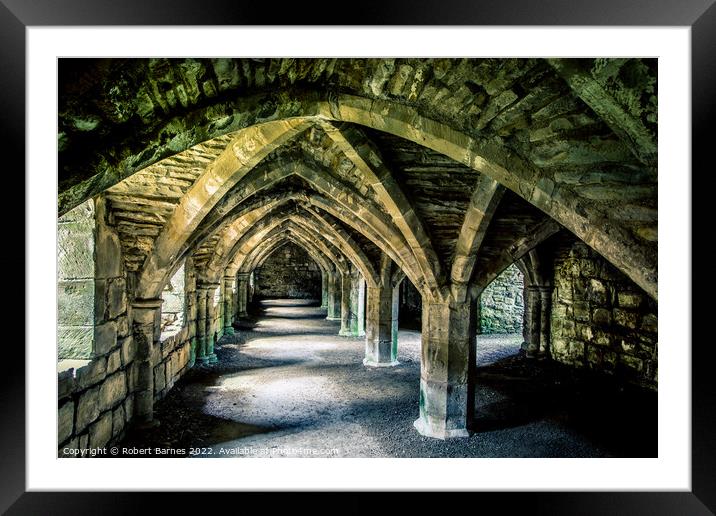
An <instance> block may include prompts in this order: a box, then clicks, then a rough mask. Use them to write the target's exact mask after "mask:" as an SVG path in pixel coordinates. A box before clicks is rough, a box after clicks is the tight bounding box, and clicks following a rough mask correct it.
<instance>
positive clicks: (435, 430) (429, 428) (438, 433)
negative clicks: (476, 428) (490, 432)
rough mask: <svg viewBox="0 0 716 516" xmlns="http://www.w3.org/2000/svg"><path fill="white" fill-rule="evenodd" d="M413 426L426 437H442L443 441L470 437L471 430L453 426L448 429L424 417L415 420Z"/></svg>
mask: <svg viewBox="0 0 716 516" xmlns="http://www.w3.org/2000/svg"><path fill="white" fill-rule="evenodd" d="M413 426H414V427H415V429H416V430H417V431H418V433H419V434H420V435H424V436H425V437H432V438H433V439H440V440H442V441H444V440H446V439H458V438H465V437H470V432H469V431H468V430H467V429H466V428H453V429H451V430H447V429H446V428H445V427H444V425H432V424H430V423H428V422H427V421H424V420H423V419H422V418H418V419H416V420H415V422H413Z"/></svg>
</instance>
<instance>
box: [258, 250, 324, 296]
mask: <svg viewBox="0 0 716 516" xmlns="http://www.w3.org/2000/svg"><path fill="white" fill-rule="evenodd" d="M255 275H256V276H255V277H256V291H255V293H256V295H258V296H259V297H261V298H292V299H321V271H320V269H319V268H318V265H317V264H316V262H314V261H313V259H312V258H311V257H310V256H309V255H308V253H307V252H306V251H305V250H304V249H302V248H300V247H299V246H297V245H295V244H293V243H289V244H286V245H285V246H282V247H281V248H280V249H278V250H277V251H275V252H274V253H273V254H272V255H271V256H269V258H268V259H267V260H266V261H265V262H264V263H263V264H262V265H261V267H259V268H257V269H256V272H255Z"/></svg>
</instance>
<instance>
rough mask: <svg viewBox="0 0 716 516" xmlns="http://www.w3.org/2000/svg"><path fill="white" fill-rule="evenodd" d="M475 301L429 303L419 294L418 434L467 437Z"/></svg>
mask: <svg viewBox="0 0 716 516" xmlns="http://www.w3.org/2000/svg"><path fill="white" fill-rule="evenodd" d="M475 316H476V301H475V300H470V299H469V298H468V300H467V301H465V302H462V303H457V302H455V301H453V300H450V301H444V302H437V303H436V302H432V301H431V300H428V299H426V298H425V297H423V327H422V330H423V333H422V343H421V360H420V417H419V418H418V419H417V420H416V421H415V425H414V426H415V428H416V429H417V430H418V432H420V433H421V434H422V435H425V436H428V437H435V438H438V439H447V438H453V437H467V436H468V435H469V432H468V430H469V428H470V426H471V424H472V420H473V416H474V410H475V394H474V387H475V386H474V371H475V340H476V337H475V335H476V334H475V327H476V317H475Z"/></svg>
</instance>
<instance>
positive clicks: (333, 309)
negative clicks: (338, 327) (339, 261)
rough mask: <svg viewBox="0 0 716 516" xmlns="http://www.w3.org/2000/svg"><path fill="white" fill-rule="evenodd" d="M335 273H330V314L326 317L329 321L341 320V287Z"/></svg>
mask: <svg viewBox="0 0 716 516" xmlns="http://www.w3.org/2000/svg"><path fill="white" fill-rule="evenodd" d="M337 279H338V278H337V277H336V274H335V273H332V274H329V275H328V303H327V304H328V314H327V315H326V319H328V320H329V321H340V320H341V289H340V285H338V284H337V283H338V282H337V281H336V280H337Z"/></svg>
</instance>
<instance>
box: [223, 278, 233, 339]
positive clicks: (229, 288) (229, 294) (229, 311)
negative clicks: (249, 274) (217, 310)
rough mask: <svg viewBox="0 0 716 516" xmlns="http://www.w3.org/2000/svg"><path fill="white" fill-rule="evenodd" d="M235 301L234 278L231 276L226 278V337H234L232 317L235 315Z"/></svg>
mask: <svg viewBox="0 0 716 516" xmlns="http://www.w3.org/2000/svg"><path fill="white" fill-rule="evenodd" d="M233 299H234V278H232V277H231V276H225V277H224V335H233V334H234V326H233V325H232V324H231V323H232V320H231V318H232V316H233V314H234V307H233V303H232V301H233Z"/></svg>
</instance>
